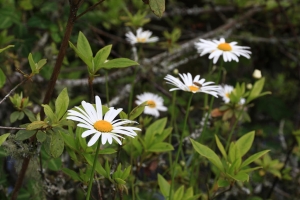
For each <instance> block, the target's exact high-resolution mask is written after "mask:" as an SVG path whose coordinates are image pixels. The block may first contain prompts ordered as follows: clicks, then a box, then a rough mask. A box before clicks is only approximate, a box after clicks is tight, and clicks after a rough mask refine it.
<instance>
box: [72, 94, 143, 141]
mask: <svg viewBox="0 0 300 200" xmlns="http://www.w3.org/2000/svg"><path fill="white" fill-rule="evenodd" d="M95 101H96V109H95V107H94V106H93V105H92V104H90V103H87V102H85V101H82V102H81V105H82V107H83V109H81V108H80V107H75V108H76V109H77V111H76V110H75V109H74V110H68V117H67V119H70V120H73V121H77V122H80V123H79V124H78V125H77V126H79V127H82V128H86V129H87V130H86V131H84V132H83V133H82V135H81V137H83V138H85V137H87V136H89V135H93V137H92V138H91V139H90V141H89V142H88V146H92V145H93V144H95V143H96V142H97V140H98V139H99V138H100V136H101V142H102V144H105V143H106V142H108V143H109V144H111V143H112V140H113V139H114V140H116V141H117V142H118V143H119V144H120V145H121V144H122V142H121V140H120V139H119V138H123V137H122V136H121V135H127V136H129V137H134V136H136V135H137V134H136V133H135V131H141V129H139V128H136V127H130V126H123V125H125V124H130V123H136V122H134V121H131V120H127V119H117V120H114V119H115V117H116V116H117V115H118V114H119V113H120V112H121V111H122V108H119V109H114V108H113V107H111V108H109V110H108V111H107V112H106V113H105V115H104V116H103V113H102V104H101V99H100V98H99V97H98V96H96V97H95ZM120 134H121V135H120Z"/></svg>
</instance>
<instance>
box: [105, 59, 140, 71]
mask: <svg viewBox="0 0 300 200" xmlns="http://www.w3.org/2000/svg"><path fill="white" fill-rule="evenodd" d="M134 65H139V63H137V62H135V61H133V60H130V59H128V58H115V59H113V60H109V61H108V62H106V63H103V65H101V68H104V69H113V68H124V67H130V66H134Z"/></svg>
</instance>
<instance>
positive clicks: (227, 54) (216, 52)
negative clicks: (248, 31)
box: [195, 38, 251, 64]
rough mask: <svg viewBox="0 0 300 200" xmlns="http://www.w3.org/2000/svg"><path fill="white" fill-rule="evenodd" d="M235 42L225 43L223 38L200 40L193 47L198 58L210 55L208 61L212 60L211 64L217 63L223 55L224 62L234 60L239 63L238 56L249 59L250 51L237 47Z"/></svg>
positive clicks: (244, 47)
mask: <svg viewBox="0 0 300 200" xmlns="http://www.w3.org/2000/svg"><path fill="white" fill-rule="evenodd" d="M236 44H237V42H230V43H226V42H225V39H224V38H221V39H220V40H219V41H218V40H212V41H209V40H204V39H200V42H196V43H195V47H196V49H197V50H198V53H200V56H203V55H205V54H208V53H209V54H210V55H209V57H208V58H209V59H213V63H214V64H215V63H217V61H218V59H219V57H220V56H221V55H223V60H224V61H225V62H227V61H231V60H235V61H236V62H239V58H238V57H239V56H244V57H246V58H248V59H249V58H250V54H251V51H248V50H246V49H250V47H246V46H237V45H236Z"/></svg>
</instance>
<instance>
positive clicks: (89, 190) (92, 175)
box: [86, 140, 101, 200]
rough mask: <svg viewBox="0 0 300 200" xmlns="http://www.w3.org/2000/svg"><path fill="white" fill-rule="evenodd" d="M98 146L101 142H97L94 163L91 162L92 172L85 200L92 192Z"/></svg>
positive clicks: (87, 199)
mask: <svg viewBox="0 0 300 200" xmlns="http://www.w3.org/2000/svg"><path fill="white" fill-rule="evenodd" d="M100 144H101V140H98V144H97V149H96V154H95V158H94V162H93V166H92V172H91V176H90V182H89V187H88V191H87V195H86V200H90V196H91V190H92V185H93V177H94V172H95V167H96V162H97V158H98V153H99V149H100Z"/></svg>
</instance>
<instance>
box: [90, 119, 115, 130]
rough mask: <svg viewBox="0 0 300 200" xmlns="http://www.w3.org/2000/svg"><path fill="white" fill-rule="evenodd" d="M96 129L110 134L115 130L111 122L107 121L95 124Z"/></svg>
mask: <svg viewBox="0 0 300 200" xmlns="http://www.w3.org/2000/svg"><path fill="white" fill-rule="evenodd" d="M94 128H95V129H96V130H97V131H100V132H110V131H112V130H113V126H112V125H111V123H110V122H108V121H105V120H99V121H96V122H95V124H94Z"/></svg>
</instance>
